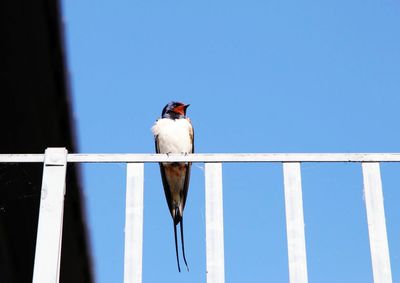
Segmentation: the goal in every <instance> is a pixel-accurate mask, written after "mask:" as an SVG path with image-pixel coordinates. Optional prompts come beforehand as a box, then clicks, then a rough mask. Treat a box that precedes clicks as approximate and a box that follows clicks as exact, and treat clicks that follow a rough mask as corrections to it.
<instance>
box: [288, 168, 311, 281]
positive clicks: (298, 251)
mask: <svg viewBox="0 0 400 283" xmlns="http://www.w3.org/2000/svg"><path fill="white" fill-rule="evenodd" d="M283 173H284V186H285V210H286V233H287V242H288V258H289V279H290V283H307V282H308V276H307V256H306V242H305V235H304V216H303V197H302V192H301V172H300V163H298V162H291V163H283Z"/></svg>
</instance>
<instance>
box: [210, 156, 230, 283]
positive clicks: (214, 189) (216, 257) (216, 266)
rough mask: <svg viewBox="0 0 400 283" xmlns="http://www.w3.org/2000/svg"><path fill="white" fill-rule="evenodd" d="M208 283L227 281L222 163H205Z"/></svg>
mask: <svg viewBox="0 0 400 283" xmlns="http://www.w3.org/2000/svg"><path fill="white" fill-rule="evenodd" d="M205 183H206V257H207V283H223V282H225V267H224V220H223V202H222V165H221V163H206V164H205Z"/></svg>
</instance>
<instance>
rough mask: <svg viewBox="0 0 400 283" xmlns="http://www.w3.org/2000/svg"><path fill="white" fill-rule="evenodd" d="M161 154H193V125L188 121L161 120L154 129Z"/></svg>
mask: <svg viewBox="0 0 400 283" xmlns="http://www.w3.org/2000/svg"><path fill="white" fill-rule="evenodd" d="M151 130H152V132H153V135H154V137H157V139H158V147H159V150H160V153H191V152H192V141H191V138H190V132H191V131H192V125H191V124H190V122H189V121H188V120H187V119H175V120H172V119H166V118H164V119H159V120H157V121H156V122H155V124H154V126H153V127H152V129H151Z"/></svg>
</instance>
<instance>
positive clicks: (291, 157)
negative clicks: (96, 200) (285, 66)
mask: <svg viewBox="0 0 400 283" xmlns="http://www.w3.org/2000/svg"><path fill="white" fill-rule="evenodd" d="M43 161H44V154H0V163H22V162H23V163H36V162H43ZM67 162H78V163H155V162H400V153H197V154H187V155H184V154H169V155H167V154H152V153H149V154H137V153H121V154H118V153H111V154H98V153H89V154H84V153H70V154H68V156H67Z"/></svg>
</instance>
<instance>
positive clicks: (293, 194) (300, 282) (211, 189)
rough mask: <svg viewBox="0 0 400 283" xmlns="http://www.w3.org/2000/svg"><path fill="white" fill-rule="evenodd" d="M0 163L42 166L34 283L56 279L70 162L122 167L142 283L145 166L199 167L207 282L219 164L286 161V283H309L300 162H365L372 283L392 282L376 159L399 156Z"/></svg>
mask: <svg viewBox="0 0 400 283" xmlns="http://www.w3.org/2000/svg"><path fill="white" fill-rule="evenodd" d="M1 162H30V163H31V162H42V163H44V169H43V181H42V190H41V201H40V212H39V223H38V233H37V243H36V254H35V263H34V274H33V282H34V283H54V282H58V281H59V272H60V259H61V239H62V221H63V209H64V194H65V175H66V165H67V163H68V162H81V163H127V175H126V178H127V182H126V215H125V262H124V282H125V283H133V282H135V283H136V282H142V243H143V183H144V178H143V173H144V169H143V168H144V166H143V163H146V162H204V163H205V187H206V188H205V196H206V198H205V207H206V260H207V264H206V268H207V283H222V282H224V281H225V271H224V227H223V203H222V202H223V201H222V163H223V162H280V163H282V164H283V173H284V188H285V210H286V230H287V242H288V259H289V279H290V283H306V282H308V274H307V256H306V243H305V233H304V217H303V200H302V189H301V170H300V169H301V168H300V167H301V166H300V164H301V163H302V162H359V163H361V164H362V172H363V180H364V195H365V204H366V212H367V220H368V233H369V242H370V250H371V259H372V270H373V277H374V282H375V283H391V282H392V274H391V267H390V258H389V247H388V240H387V232H386V222H385V212H384V204H383V194H382V183H381V176H380V165H379V163H380V162H400V153H301V154H299V153H250V154H246V153H240V154H189V155H187V156H186V155H180V154H179V155H172V154H170V155H166V154H68V153H67V150H66V149H65V148H48V149H46V152H45V154H0V163H1Z"/></svg>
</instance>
